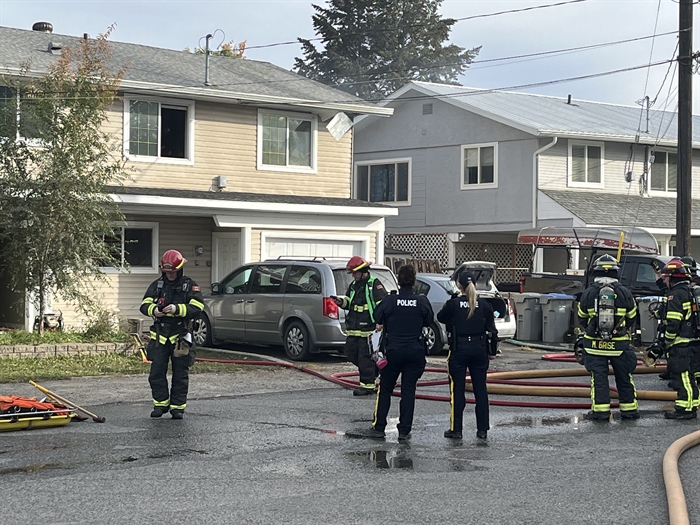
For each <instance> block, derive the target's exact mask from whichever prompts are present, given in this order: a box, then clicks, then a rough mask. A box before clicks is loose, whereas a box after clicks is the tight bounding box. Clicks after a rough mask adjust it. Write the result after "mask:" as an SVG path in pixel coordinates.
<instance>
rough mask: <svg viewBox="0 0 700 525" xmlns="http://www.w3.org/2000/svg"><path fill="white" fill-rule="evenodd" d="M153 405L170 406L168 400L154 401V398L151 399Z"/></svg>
mask: <svg viewBox="0 0 700 525" xmlns="http://www.w3.org/2000/svg"><path fill="white" fill-rule="evenodd" d="M153 405H154V406H157V407H167V406H170V400H169V399H166V400H165V401H156V400H155V399H154V400H153Z"/></svg>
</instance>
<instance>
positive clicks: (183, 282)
mask: <svg viewBox="0 0 700 525" xmlns="http://www.w3.org/2000/svg"><path fill="white" fill-rule="evenodd" d="M186 262H187V259H185V258H184V257H183V256H182V254H181V253H180V252H178V251H177V250H168V251H167V252H165V253H164V254H163V257H162V258H161V260H160V269H161V271H162V272H163V274H162V275H161V277H160V278H159V279H156V280H155V281H153V282H152V283H151V285H150V286H149V287H148V290H146V294H145V295H144V296H143V301H141V308H140V310H141V313H143V314H144V315H148V316H150V317H153V319H154V323H153V325H152V326H151V340H150V341H149V343H148V346H147V347H146V351H147V356H148V359H149V360H150V361H151V371H150V374H149V375H148V382H149V383H150V385H151V392H152V394H153V405H154V406H153V411H152V412H151V417H161V416H162V415H163V414H166V413H167V412H168V411H170V415H171V416H172V418H173V419H182V415H183V413H184V412H185V406H186V404H187V389H188V386H189V368H190V366H192V364H194V357H195V347H194V342H193V340H192V333H191V327H190V325H191V323H192V319H194V318H195V317H197V316H198V315H199V314H200V313H201V312H202V310H204V299H203V298H202V292H201V290H200V288H199V286H197V283H196V282H194V281H193V280H192V279H190V278H189V277H185V276H184V275H183V266H184V265H185V263H186ZM170 361H172V388H171V389H170V391H168V379H167V377H166V374H167V372H168V363H169V362H170Z"/></svg>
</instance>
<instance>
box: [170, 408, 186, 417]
mask: <svg viewBox="0 0 700 525" xmlns="http://www.w3.org/2000/svg"><path fill="white" fill-rule="evenodd" d="M184 413H185V411H184V410H182V409H181V408H174V409H172V410H171V411H170V415H171V416H172V418H173V419H182V415H183V414H184Z"/></svg>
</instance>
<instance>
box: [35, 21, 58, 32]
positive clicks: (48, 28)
mask: <svg viewBox="0 0 700 525" xmlns="http://www.w3.org/2000/svg"><path fill="white" fill-rule="evenodd" d="M32 31H39V32H40V33H53V25H52V24H49V23H48V22H36V23H35V24H34V25H33V26H32Z"/></svg>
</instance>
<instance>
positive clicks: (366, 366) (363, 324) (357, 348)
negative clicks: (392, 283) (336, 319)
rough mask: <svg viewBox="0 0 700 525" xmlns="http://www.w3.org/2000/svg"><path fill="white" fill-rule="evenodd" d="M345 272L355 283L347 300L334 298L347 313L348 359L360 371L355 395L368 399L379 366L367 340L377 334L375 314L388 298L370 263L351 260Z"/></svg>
mask: <svg viewBox="0 0 700 525" xmlns="http://www.w3.org/2000/svg"><path fill="white" fill-rule="evenodd" d="M345 269H346V271H347V272H348V273H350V274H352V277H353V282H351V283H350V286H348V291H347V292H346V293H345V297H331V299H333V301H334V302H335V304H337V305H338V306H340V307H341V308H343V309H344V310H348V313H347V315H346V316H345V328H346V333H347V336H348V337H347V340H346V342H345V357H347V358H348V360H349V361H350V362H351V363H352V364H354V365H355V366H356V367H357V369H358V371H359V372H360V388H358V389H356V390H355V391H354V392H353V395H355V396H366V395H370V394H373V393H374V388H375V385H374V382H375V380H376V379H377V367H376V365H375V364H374V361H372V358H371V352H370V349H369V342H368V341H367V337H368V336H370V335H372V333H373V332H374V325H375V317H374V312H375V310H376V309H377V305H378V304H379V303H380V302H381V301H382V299H384V297H385V296H386V288H384V286H383V285H382V283H381V282H380V281H379V279H377V278H376V277H374V276H372V275H370V263H369V261H366V260H365V259H363V258H362V257H360V256H358V255H355V256H354V257H352V258H351V259H350V260H349V261H348V263H347V265H346V267H345Z"/></svg>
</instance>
